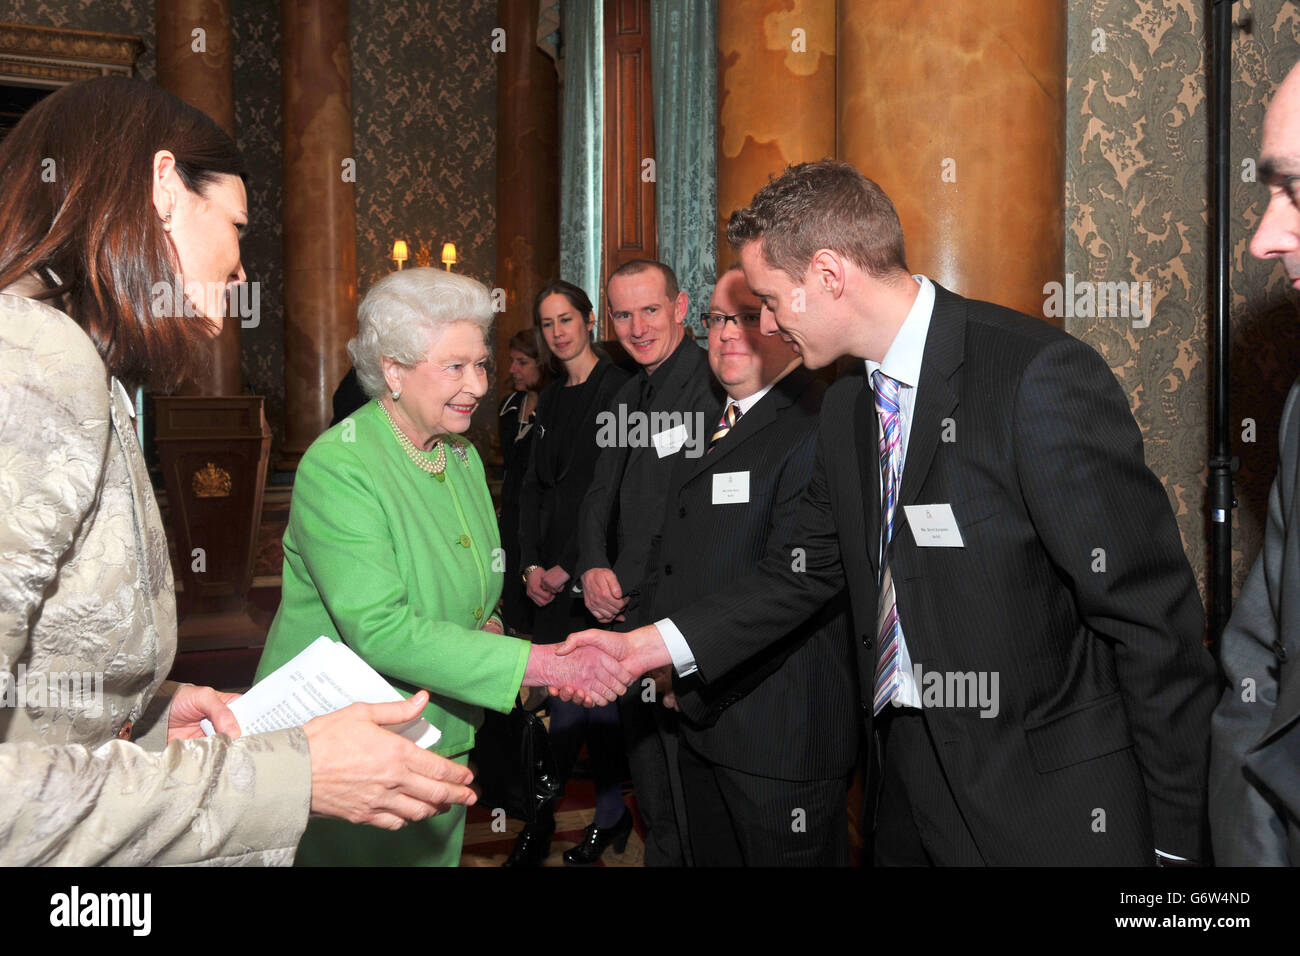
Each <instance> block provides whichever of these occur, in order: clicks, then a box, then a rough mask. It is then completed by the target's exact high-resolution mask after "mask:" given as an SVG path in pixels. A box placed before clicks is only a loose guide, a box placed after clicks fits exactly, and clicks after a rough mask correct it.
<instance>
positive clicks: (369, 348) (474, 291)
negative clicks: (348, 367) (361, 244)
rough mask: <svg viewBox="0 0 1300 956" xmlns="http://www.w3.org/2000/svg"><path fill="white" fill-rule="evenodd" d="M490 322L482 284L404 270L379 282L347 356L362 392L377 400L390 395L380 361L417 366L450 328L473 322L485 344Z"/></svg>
mask: <svg viewBox="0 0 1300 956" xmlns="http://www.w3.org/2000/svg"><path fill="white" fill-rule="evenodd" d="M492 318H493V314H492V297H491V296H490V295H489V294H488V290H487V288H486V287H485V286H484V285H483V283H481V282H476V281H474V280H473V279H471V278H469V277H468V276H463V275H457V274H456V273H454V272H444V271H443V270H441V269H403V270H401V271H399V272H394V273H392V274H390V275H387V276H385V277H384V278H383V279H381V280H379V281H378V282H377V283H375V285H374V286H373V287H372V288H371V290H370V291H369V292H367V293H366V297H365V298H364V299H362V300H361V307H360V308H359V309H358V310H357V334H356V337H355V338H354V339H352V341H350V342H348V355H349V356H350V357H351V358H352V365H353V367H355V368H356V370H357V378H358V380H360V382H361V387H362V388H363V389H365V392H366V394H367V395H369V396H370V397H371V398H378V397H379V396H381V395H383V394H384V393H385V392H387V391H388V385H387V383H386V382H385V381H384V369H383V362H382V359H384V358H385V357H387V358H390V359H392V360H393V361H395V362H400V363H401V364H402V365H406V366H413V365H419V364H420V363H421V362H423V361H424V359H425V358H426V357H427V356H428V354H429V349H431V348H432V347H433V343H434V342H435V341H436V339H437V338H438V336H439V335H441V334H442V330H443V328H444V327H445V326H447V325H449V324H451V323H452V322H473V323H474V324H475V325H477V326H478V327H479V329H480V330H481V331H482V333H483V340H484V342H486V341H487V339H488V336H489V335H490V334H491V331H492Z"/></svg>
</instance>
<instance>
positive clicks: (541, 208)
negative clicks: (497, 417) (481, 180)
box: [495, 0, 560, 394]
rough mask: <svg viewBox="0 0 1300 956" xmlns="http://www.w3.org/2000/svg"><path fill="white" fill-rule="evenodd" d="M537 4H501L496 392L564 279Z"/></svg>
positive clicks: (553, 81)
mask: <svg viewBox="0 0 1300 956" xmlns="http://www.w3.org/2000/svg"><path fill="white" fill-rule="evenodd" d="M537 12H538V2H537V0H499V2H498V4H497V23H498V24H499V26H500V27H501V28H502V29H503V30H505V44H506V48H505V52H502V53H498V54H497V273H496V283H495V285H496V286H497V287H498V288H500V289H503V290H504V291H505V311H504V312H502V313H499V314H498V315H497V352H496V358H497V362H496V368H497V389H498V391H499V392H500V393H502V394H505V393H506V392H509V391H511V388H512V386H511V385H510V379H509V377H508V376H507V375H506V374H505V371H506V368H507V367H508V365H509V358H508V356H507V352H506V343H507V342H509V341H510V336H512V335H514V334H515V332H517V331H519V330H520V329H526V328H529V327H531V326H532V324H533V315H532V307H533V296H535V295H536V294H537V291H538V290H539V289H541V287H542V286H543V285H545V284H546V283H547V282H548V281H550V280H551V279H554V278H556V277H558V276H559V271H560V232H559V229H560V226H559V223H560V165H559V164H560V155H559V154H560V149H559V142H560V125H559V106H560V99H559V77H558V75H557V73H556V70H555V61H553V60H551V59H550V58H549V57H547V56H546V55H545V54H544V53H542V51H541V50H539V49H538V48H537Z"/></svg>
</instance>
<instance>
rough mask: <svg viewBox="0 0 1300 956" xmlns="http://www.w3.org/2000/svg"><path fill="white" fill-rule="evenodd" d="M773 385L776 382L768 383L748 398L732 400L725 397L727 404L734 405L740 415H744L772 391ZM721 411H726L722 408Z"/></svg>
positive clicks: (729, 397)
mask: <svg viewBox="0 0 1300 956" xmlns="http://www.w3.org/2000/svg"><path fill="white" fill-rule="evenodd" d="M778 381H779V379H778ZM775 384H776V382H768V383H767V384H766V385H765V386H763V387H762V388H760V389H759V390H758V391H757V392H755V393H754V394H753V395H750V396H749V397H748V398H732V397H731V396H727V404H728V405H735V406H736V407H737V408H739V409H740V414H741V415H744V414H745V413H746V412H748V411H749V410H750V409H751V408H753V407H754V406H755V405H757V404H758V403H759V401H760V400H761V399H762V398H763V396H764V395H766V394H767V393H768V392H770V391H771V390H772V386H773V385H775ZM723 411H724V412H725V411H726V409H725V408H724V409H723Z"/></svg>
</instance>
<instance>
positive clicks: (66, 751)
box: [0, 77, 473, 865]
mask: <svg viewBox="0 0 1300 956" xmlns="http://www.w3.org/2000/svg"><path fill="white" fill-rule="evenodd" d="M242 175H243V167H242V165H241V162H240V159H239V155H238V153H237V152H236V150H235V145H234V143H233V142H232V141H231V139H230V137H229V136H227V135H226V134H225V133H224V132H222V131H221V129H220V128H218V127H217V125H216V124H215V123H213V122H212V121H211V120H210V119H209V118H208V117H207V116H205V115H204V114H203V113H201V112H199V111H198V110H196V109H194V108H192V107H190V106H187V105H185V104H184V103H182V102H181V101H180V100H179V99H177V98H176V97H174V96H172V95H171V94H170V93H167V92H165V91H164V90H162V89H160V88H159V87H157V86H154V85H153V84H152V83H145V82H143V81H139V80H130V79H126V78H122V77H103V78H99V79H94V80H89V81H87V82H84V83H77V84H73V85H71V86H67V87H64V88H63V89H62V90H60V91H58V92H56V93H54V94H53V95H51V96H49V97H48V98H46V99H45V100H43V101H42V102H41V103H39V104H38V105H36V106H35V107H33V108H32V109H31V110H30V111H29V112H28V113H27V115H26V116H25V117H24V118H23V120H22V121H21V122H20V123H19V124H18V125H17V126H16V127H15V128H14V129H13V130H12V131H11V132H10V133H9V134H8V136H7V137H6V138H5V139H4V141H3V143H2V144H0V695H3V704H4V706H3V708H0V819H2V820H3V821H4V830H3V836H0V864H2V865H21V864H62V865H95V864H104V863H107V864H132V865H140V864H149V863H159V864H162V863H167V864H172V863H195V862H199V861H219V862H222V863H288V862H290V861H291V860H292V858H293V854H294V848H295V847H296V845H297V843H298V838H299V836H300V835H301V834H302V832H303V828H304V827H305V826H306V823H307V816H308V812H309V811H310V812H314V813H317V814H326V815H331V816H336V817H341V818H344V819H347V820H352V821H357V822H361V821H367V822H371V823H374V824H375V825H377V826H382V827H388V828H394V827H400V826H402V825H403V823H404V822H406V821H407V820H419V819H423V818H425V817H427V816H429V815H430V814H432V813H438V812H440V811H441V810H443V809H445V807H446V806H447V805H448V804H453V803H455V804H464V803H468V802H472V801H473V794H472V793H471V792H470V791H469V790H468V789H467V788H466V787H465V786H463V785H464V784H466V783H468V781H469V775H468V773H466V772H465V770H464V768H463V767H459V766H456V765H455V764H454V763H452V762H450V761H447V760H443V759H441V758H438V757H436V756H435V755H433V754H430V753H427V752H426V751H423V750H420V749H419V748H417V747H415V746H414V745H413V744H411V743H409V742H408V741H406V740H403V739H402V738H400V737H398V736H397V735H395V734H392V733H389V732H388V731H387V730H384V729H382V727H381V726H380V725H381V724H394V723H400V722H403V721H406V720H409V719H411V718H413V717H414V716H415V715H416V713H418V711H419V709H420V706H421V705H422V704H423V702H424V698H423V696H420V697H419V699H417V700H413V701H410V702H407V703H401V704H385V705H366V704H359V705H354V706H352V707H348V708H346V709H344V710H340V711H336V712H334V713H332V714H328V715H326V716H324V717H319V718H317V719H315V720H313V721H311V722H309V723H308V724H307V725H306V726H305V727H295V728H292V729H289V730H282V731H278V732H275V733H268V734H264V735H258V736H248V737H240V738H239V739H234V738H235V737H236V736H237V735H238V733H239V727H238V724H237V723H236V721H235V720H234V718H233V717H232V716H231V714H230V709H229V707H228V706H227V704H226V701H227V700H228V699H229V696H230V695H220V694H218V693H217V692H216V691H214V690H212V689H211V688H207V687H204V688H200V687H193V686H183V687H177V686H176V685H174V684H170V683H164V680H163V679H164V677H165V676H166V674H167V672H168V670H169V669H170V667H171V663H172V658H173V657H174V655H175V652H176V605H175V593H174V590H173V583H172V573H171V567H170V565H169V562H168V557H167V543H166V536H165V534H164V532H163V527H162V522H161V520H160V518H159V514H158V507H157V505H156V504H155V502H154V498H153V492H152V490H151V488H150V484H149V477H148V474H147V472H146V469H145V463H144V458H143V455H142V454H141V452H140V447H139V445H138V444H137V442H136V437H135V431H134V427H133V424H132V417H133V416H134V414H135V409H134V408H133V406H132V403H131V399H130V394H131V393H130V392H129V391H128V389H127V388H126V387H124V384H123V383H125V385H127V386H132V387H133V386H134V385H136V384H137V383H144V382H153V383H155V384H158V385H163V386H170V385H175V384H176V383H178V382H179V381H180V380H181V378H182V377H183V376H184V375H185V374H186V373H187V372H189V371H190V370H191V369H192V368H193V366H194V365H195V363H196V362H197V361H198V360H199V358H200V356H201V355H202V354H203V353H202V352H201V346H202V344H203V343H204V341H205V340H206V339H207V338H208V337H210V336H213V335H216V334H217V333H218V332H219V331H220V329H221V325H222V321H223V317H224V315H225V314H226V297H227V290H228V285H229V284H230V283H234V282H242V281H243V280H244V271H243V268H242V266H241V264H240V255H239V231H240V230H241V229H242V228H243V226H244V224H245V223H246V221H247V212H246V199H245V194H244V184H243V180H242ZM160 288H166V289H168V290H170V289H173V288H180V289H183V290H184V294H183V296H181V297H180V298H181V299H182V301H174V302H173V301H167V300H166V299H165V298H163V297H160V296H159V295H158V294H157V290H158V289H160ZM204 719H207V720H209V721H211V723H212V724H214V725H215V727H216V730H217V731H218V733H217V734H216V735H215V736H212V737H206V738H205V737H204V736H203V735H202V732H201V731H200V729H199V723H200V721H201V720H204ZM133 741H134V742H133Z"/></svg>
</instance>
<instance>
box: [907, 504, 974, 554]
mask: <svg viewBox="0 0 1300 956" xmlns="http://www.w3.org/2000/svg"><path fill="white" fill-rule="evenodd" d="M903 510H904V511H906V512H907V523H908V524H909V525H911V526H912V537H914V538H916V546H917V547H918V548H964V547H966V542H964V541H962V539H961V529H959V528H958V527H957V519H956V518H955V517H954V516H953V513H952V505H904V506H903Z"/></svg>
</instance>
